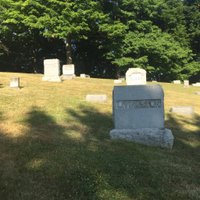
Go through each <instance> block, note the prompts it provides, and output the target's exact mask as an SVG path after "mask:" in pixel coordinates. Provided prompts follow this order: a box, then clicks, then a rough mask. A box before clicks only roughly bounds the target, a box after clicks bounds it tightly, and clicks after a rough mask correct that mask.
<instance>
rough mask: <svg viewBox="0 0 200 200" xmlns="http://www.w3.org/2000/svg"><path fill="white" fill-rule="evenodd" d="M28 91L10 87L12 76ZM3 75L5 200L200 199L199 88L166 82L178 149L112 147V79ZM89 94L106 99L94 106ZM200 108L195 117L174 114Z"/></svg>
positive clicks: (0, 191) (0, 142) (0, 114)
mask: <svg viewBox="0 0 200 200" xmlns="http://www.w3.org/2000/svg"><path fill="white" fill-rule="evenodd" d="M16 76H18V77H20V78H21V86H22V88H21V89H12V88H9V81H10V78H11V77H16ZM41 79H42V75H33V74H14V73H0V199H2V200H35V199H37V200H46V199H48V200H54V199H55V200H64V199H66V200H68V199H69V200H70V199H75V200H76V199H84V200H90V199H94V200H96V199H97V200H98V199H102V200H104V199H105V200H110V199H112V200H122V199H123V200H130V199H131V200H148V199H149V200H152V199H153V200H154V199H155V200H162V199H166V200H169V199H174V200H177V199H181V200H182V199H187V200H188V199H191V200H195V199H196V200H197V199H200V96H198V95H195V94H194V92H195V91H200V88H198V87H189V88H183V86H182V85H173V84H169V83H162V84H161V83H160V84H161V85H162V86H163V89H164V92H165V115H166V116H165V119H166V121H165V126H166V127H167V128H170V129H171V130H172V132H173V134H174V136H175V143H174V147H173V149H172V150H166V149H161V148H159V147H148V146H144V145H140V144H136V143H133V142H124V141H111V140H110V138H109V131H110V130H111V129H112V128H113V122H112V89H113V80H106V79H92V78H91V79H80V78H76V79H73V80H66V81H64V82H62V83H51V82H43V81H42V80H41ZM87 94H106V95H107V96H108V101H107V102H106V103H101V104H100V103H88V102H86V101H85V96H86V95H87ZM180 105H181V106H193V107H194V109H195V115H192V116H181V115H174V114H171V113H169V108H170V107H171V106H180Z"/></svg>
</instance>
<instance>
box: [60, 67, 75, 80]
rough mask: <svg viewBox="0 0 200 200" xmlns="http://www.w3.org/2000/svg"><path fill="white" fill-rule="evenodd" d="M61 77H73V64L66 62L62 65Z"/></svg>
mask: <svg viewBox="0 0 200 200" xmlns="http://www.w3.org/2000/svg"><path fill="white" fill-rule="evenodd" d="M62 72H63V75H62V79H72V78H74V77H75V68H74V64H67V65H63V66H62Z"/></svg>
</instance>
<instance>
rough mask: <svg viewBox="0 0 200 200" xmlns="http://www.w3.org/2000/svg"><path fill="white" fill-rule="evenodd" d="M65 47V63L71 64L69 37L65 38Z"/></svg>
mask: <svg viewBox="0 0 200 200" xmlns="http://www.w3.org/2000/svg"><path fill="white" fill-rule="evenodd" d="M65 49H66V59H67V64H72V47H71V39H70V38H69V37H68V38H67V39H66V40H65Z"/></svg>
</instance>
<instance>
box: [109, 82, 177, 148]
mask: <svg viewBox="0 0 200 200" xmlns="http://www.w3.org/2000/svg"><path fill="white" fill-rule="evenodd" d="M113 118H114V126H115V128H114V129H113V130H111V131H110V136H111V138H112V139H125V140H130V141H135V142H138V143H142V144H146V145H152V146H161V147H165V148H172V146H173V141H174V137H173V135H172V132H171V131H170V130H169V129H165V127H164V93H163V90H162V88H161V86H160V85H145V86H144V85H138V86H115V87H114V90H113Z"/></svg>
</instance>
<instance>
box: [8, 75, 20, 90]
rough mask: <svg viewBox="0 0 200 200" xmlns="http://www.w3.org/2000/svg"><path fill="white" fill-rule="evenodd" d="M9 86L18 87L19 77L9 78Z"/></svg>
mask: <svg viewBox="0 0 200 200" xmlns="http://www.w3.org/2000/svg"><path fill="white" fill-rule="evenodd" d="M10 87H11V88H20V81H19V78H18V77H17V78H11V80H10Z"/></svg>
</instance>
